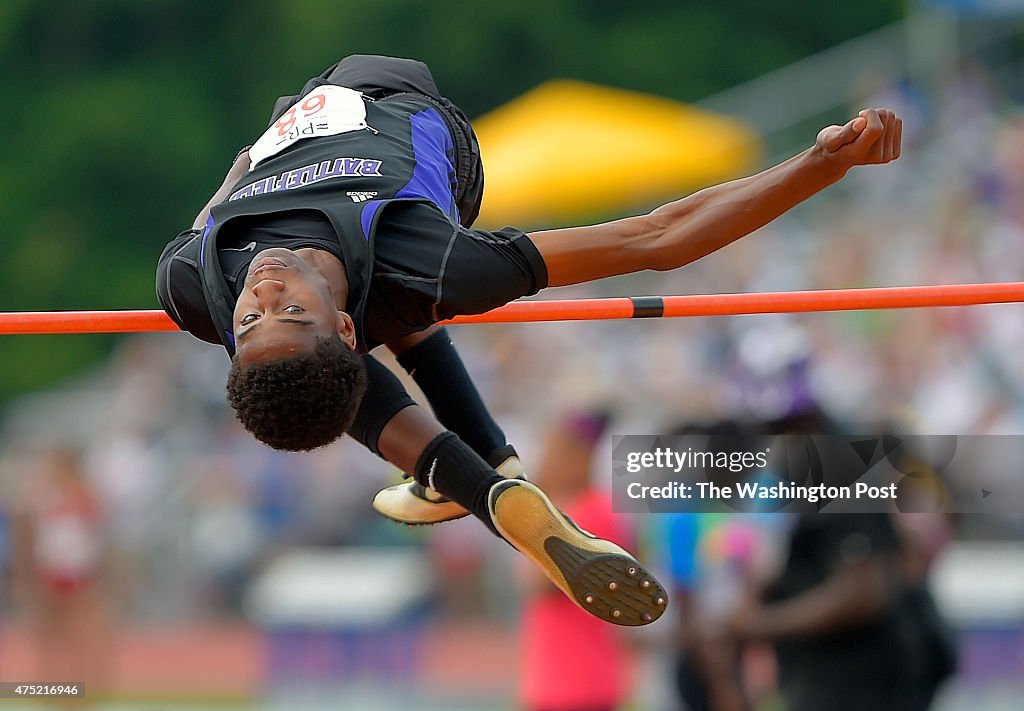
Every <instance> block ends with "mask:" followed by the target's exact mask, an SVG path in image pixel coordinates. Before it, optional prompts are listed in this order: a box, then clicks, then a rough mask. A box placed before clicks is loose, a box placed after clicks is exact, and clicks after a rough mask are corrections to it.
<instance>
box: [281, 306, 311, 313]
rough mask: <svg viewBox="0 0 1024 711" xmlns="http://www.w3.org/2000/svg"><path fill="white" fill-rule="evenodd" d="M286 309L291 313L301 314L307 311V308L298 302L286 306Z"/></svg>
mask: <svg viewBox="0 0 1024 711" xmlns="http://www.w3.org/2000/svg"><path fill="white" fill-rule="evenodd" d="M284 310H285V311H287V312H288V313H290V314H301V313H303V312H305V310H306V309H304V308H302V307H301V306H299V305H298V304H292V305H291V306H285V307H284Z"/></svg>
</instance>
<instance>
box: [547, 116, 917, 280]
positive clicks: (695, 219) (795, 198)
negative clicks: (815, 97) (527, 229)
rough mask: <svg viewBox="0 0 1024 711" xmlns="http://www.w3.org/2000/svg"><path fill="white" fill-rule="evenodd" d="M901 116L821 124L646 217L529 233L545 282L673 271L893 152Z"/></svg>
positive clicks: (896, 153)
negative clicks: (813, 133)
mask: <svg viewBox="0 0 1024 711" xmlns="http://www.w3.org/2000/svg"><path fill="white" fill-rule="evenodd" d="M902 133H903V121H902V119H900V117H899V116H897V115H896V114H894V113H893V112H892V111H888V110H886V109H865V110H864V111H861V112H860V115H859V116H857V117H856V118H854V119H853V120H851V121H850V122H848V123H847V124H846V125H844V126H829V127H827V128H824V129H822V130H821V132H820V133H819V134H818V137H817V140H816V141H815V144H814V146H812V147H811V148H808V149H807V150H805V151H803V152H802V153H800V154H799V155H796V156H794V157H793V158H790V159H789V160H787V161H785V162H783V163H780V164H779V165H776V166H773V167H771V168H769V169H767V170H765V171H763V172H761V173H758V174H756V175H752V176H750V177H747V178H742V179H740V180H734V181H731V182H728V183H723V184H721V185H716V186H714V187H710V188H706V189H704V190H701V191H699V192H697V193H694V194H693V195H690V196H689V197H685V198H683V199H682V200H677V201H675V202H671V203H669V204H667V205H663V206H662V207H659V208H657V209H656V210H654V211H652V212H651V213H649V214H647V215H640V216H637V217H627V218H625V219H622V220H616V221H614V222H607V223H604V224H600V225H592V226H589V227H570V228H566V229H558V230H547V231H544V232H534V233H532V234H530V239H531V241H532V242H533V243H534V245H536V247H537V249H538V250H539V251H540V253H541V256H542V257H543V258H544V262H545V264H546V265H547V269H548V286H564V285H566V284H577V283H579V282H584V281H591V280H594V279H601V278H603V277H608V276H615V275H618V274H629V273H631V272H636V271H641V270H643V269H656V270H659V271H665V270H668V269H676V268H678V267H681V266H683V265H685V264H689V263H690V262H693V261H696V260H698V259H700V258H701V257H703V256H705V255H708V254H711V253H712V252H714V251H715V250H718V249H721V248H722V247H724V246H726V245H727V244H729V243H731V242H734V241H735V240H737V239H739V238H740V237H743V236H744V235H747V234H749V233H751V232H753V231H754V230H756V229H757V228H759V227H762V226H764V225H766V224H768V223H769V222H771V221H772V220H774V219H775V218H776V217H778V216H779V215H782V214H783V213H784V212H786V211H787V210H789V209H790V208H792V207H793V206H795V205H797V204H798V203H800V202H803V201H804V200H806V199H807V198H809V197H810V196H812V195H814V194H815V193H817V192H819V191H820V190H823V189H824V188H826V187H828V186H829V185H831V184H832V183H835V182H837V181H838V180H840V179H841V178H842V177H843V176H844V175H846V172H847V171H848V170H849V169H850V168H852V167H853V166H856V165H869V164H878V163H888V162H889V161H892V160H895V159H896V158H898V157H899V155H900V146H901V139H902Z"/></svg>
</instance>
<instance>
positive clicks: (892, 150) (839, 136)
mask: <svg viewBox="0 0 1024 711" xmlns="http://www.w3.org/2000/svg"><path fill="white" fill-rule="evenodd" d="M902 142H903V119H901V118H900V117H899V116H897V115H896V114H895V113H893V112H892V111H890V110H888V109H864V110H863V111H861V112H860V114H858V115H857V117H856V118H854V119H852V120H851V121H849V122H847V123H846V124H845V125H843V126H827V127H826V128H823V129H821V131H820V132H819V133H818V139H817V141H815V148H816V149H817V150H818V151H819V152H820V154H821V156H822V157H823V158H824V159H825V160H828V161H830V162H832V163H837V164H838V165H839V166H840V167H842V168H845V169H849V168H852V167H853V166H855V165H872V164H881V163H888V162H890V161H894V160H896V159H897V158H899V157H900V148H901V144H902Z"/></svg>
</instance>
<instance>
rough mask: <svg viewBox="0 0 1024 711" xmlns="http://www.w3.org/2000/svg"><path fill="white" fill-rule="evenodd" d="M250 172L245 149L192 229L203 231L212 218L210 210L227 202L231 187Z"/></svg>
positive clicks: (247, 154)
mask: <svg viewBox="0 0 1024 711" xmlns="http://www.w3.org/2000/svg"><path fill="white" fill-rule="evenodd" d="M248 170H249V149H248V148H243V149H242V150H241V151H239V153H238V155H237V156H235V162H234V163H232V164H231V168H230V169H229V170H228V174H227V175H225V176H224V182H223V183H221V185H220V187H219V188H217V192H215V193H214V194H213V197H211V198H210V200H209V201H208V202H207V203H206V205H204V206H203V209H202V210H200V211H199V214H198V215H196V220H195V222H193V223H192V229H194V230H201V229H203V227H205V226H206V221H207V220H208V219H209V217H210V210H211V209H212V208H213V206H214V205H219V204H220V203H222V202H224V201H225V200H227V197H228V194H229V192H230V190H231V186H233V185H234V184H235V183H237V182H238V181H239V180H241V178H242V176H243V175H245V173H246V172H247V171H248Z"/></svg>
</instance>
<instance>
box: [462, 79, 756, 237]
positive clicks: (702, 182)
mask: <svg viewBox="0 0 1024 711" xmlns="http://www.w3.org/2000/svg"><path fill="white" fill-rule="evenodd" d="M473 125H474V128H475V129H476V132H477V135H478V136H479V139H480V147H481V150H482V152H483V157H484V174H485V182H484V185H485V189H484V201H483V207H482V209H481V213H480V219H479V224H480V226H483V227H497V226H501V225H506V224H514V225H517V226H521V227H527V228H530V227H554V226H558V225H565V224H568V223H570V222H572V221H574V220H579V219H584V218H588V217H593V216H601V217H605V216H609V215H613V214H616V213H622V212H624V211H628V210H636V209H638V208H643V207H646V206H649V205H652V204H654V203H656V202H660V201H663V200H667V199H671V198H676V197H682V196H684V195H686V194H688V193H689V192H692V191H693V190H695V189H697V188H700V187H703V186H706V185H710V184H713V183H717V182H721V181H723V180H728V179H730V178H734V177H737V176H739V175H743V174H746V173H747V172H749V171H750V170H751V169H752V168H753V167H754V166H755V165H756V163H757V160H758V158H759V156H760V150H761V149H760V142H759V140H758V137H757V136H756V135H755V134H754V132H753V131H752V130H751V129H750V128H749V127H747V126H746V125H745V124H744V123H742V122H740V121H738V120H736V119H733V118H729V117H726V116H719V115H717V114H713V113H710V112H708V111H704V110H701V109H697V108H694V107H692V106H686V105H684V104H680V103H677V102H675V101H670V100H668V99H664V98H661V97H657V96H652V95H649V94H641V93H637V92H633V91H625V90H622V89H613V88H610V87H604V86H597V85H594V84H587V83H584V82H580V81H574V80H566V79H558V80H553V81H549V82H546V83H544V84H542V85H540V86H539V87H537V88H536V89H533V90H532V91H530V92H528V93H526V94H524V95H522V96H520V97H519V98H517V99H514V100H513V101H511V102H509V103H508V104H506V105H504V106H502V107H500V108H498V109H496V110H494V111H492V112H491V113H489V114H486V115H485V116H482V117H481V118H479V119H478V120H477V121H475V122H474V124H473Z"/></svg>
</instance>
